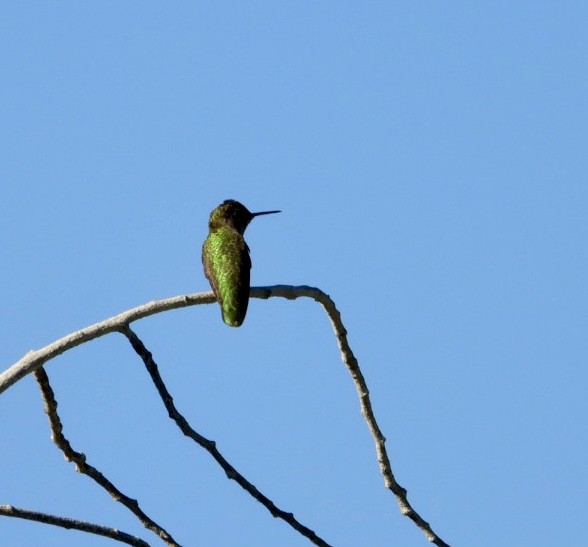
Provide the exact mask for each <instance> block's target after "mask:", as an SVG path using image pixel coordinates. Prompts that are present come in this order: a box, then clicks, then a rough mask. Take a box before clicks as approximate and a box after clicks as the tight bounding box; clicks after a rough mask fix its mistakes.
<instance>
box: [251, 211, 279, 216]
mask: <svg viewBox="0 0 588 547" xmlns="http://www.w3.org/2000/svg"><path fill="white" fill-rule="evenodd" d="M281 212H282V211H262V212H261V213H251V215H252V216H254V217H258V216H260V215H273V214H274V213H281Z"/></svg>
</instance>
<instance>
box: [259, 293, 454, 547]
mask: <svg viewBox="0 0 588 547" xmlns="http://www.w3.org/2000/svg"><path fill="white" fill-rule="evenodd" d="M251 296H254V297H256V298H269V297H270V296H281V297H283V298H288V299H295V298H299V297H301V296H306V297H308V298H312V299H314V300H316V301H317V302H319V303H320V304H321V305H322V306H323V308H324V309H325V312H326V313H327V315H328V316H329V319H330V320H331V325H332V326H333V330H334V331H335V336H336V337H337V344H338V345H339V349H340V350H341V360H342V361H343V363H345V366H346V367H347V370H348V371H349V374H351V378H352V379H353V383H354V384H355V389H356V391H357V396H358V397H359V405H360V407H361V413H362V414H363V416H364V418H365V420H366V422H367V425H368V428H369V430H370V433H371V434H372V437H373V439H374V443H375V445H376V454H377V457H378V463H379V464H380V472H381V473H382V475H383V476H384V484H385V485H386V488H388V489H389V490H391V491H392V492H393V493H394V495H395V496H396V499H397V501H398V505H399V506H400V511H401V513H402V514H403V515H405V516H407V517H408V518H410V519H411V520H412V521H413V522H414V523H415V524H416V525H417V526H418V527H419V528H420V529H421V530H422V531H423V533H424V534H425V536H426V537H427V539H428V540H429V541H430V542H432V543H433V544H435V545H438V546H439V547H449V545H448V544H447V543H445V542H444V541H443V540H442V539H441V538H440V537H439V536H438V535H437V534H436V533H435V532H434V531H433V530H432V528H431V526H430V525H429V523H428V522H426V521H425V520H424V519H423V518H422V517H421V516H420V515H419V514H418V513H417V512H416V511H415V510H414V509H413V507H412V505H411V504H410V503H409V501H408V498H407V495H406V489H405V488H403V487H402V486H400V485H399V484H398V483H397V482H396V479H395V478H394V474H393V473H392V466H391V465H390V459H389V458H388V453H387V452H386V446H385V443H386V439H385V437H384V435H382V432H381V431H380V427H379V426H378V423H377V422H376V418H375V416H374V412H373V410H372V403H371V401H370V393H369V390H368V387H367V384H366V382H365V379H364V377H363V374H362V372H361V370H360V368H359V363H358V362H357V359H356V358H355V355H353V352H352V351H351V348H350V347H349V342H348V341H347V330H346V329H345V327H344V326H343V322H342V321H341V314H340V313H339V310H337V307H336V306H335V303H334V302H333V301H332V300H331V297H330V296H329V295H328V294H326V293H324V292H323V291H321V290H320V289H317V288H315V287H304V286H303V287H292V286H289V285H277V286H274V287H261V288H254V289H252V290H251Z"/></svg>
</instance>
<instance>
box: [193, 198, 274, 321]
mask: <svg viewBox="0 0 588 547" xmlns="http://www.w3.org/2000/svg"><path fill="white" fill-rule="evenodd" d="M274 213H281V211H262V212H260V213H252V212H251V211H249V209H247V207H245V206H244V205H242V204H241V203H239V202H238V201H235V200H234V199H227V200H225V201H223V203H221V204H220V205H219V206H218V207H217V208H216V209H214V210H213V211H212V213H210V219H209V221H208V237H207V238H206V239H205V241H204V244H203V245H202V265H203V266H204V274H205V275H206V277H207V279H208V281H209V282H210V286H211V287H212V291H213V292H214V296H216V299H217V301H218V303H219V304H220V307H221V312H222V316H223V321H224V322H225V323H226V324H227V325H229V326H230V327H239V326H240V325H241V324H242V323H243V320H244V319H245V314H246V313H247V306H248V305H249V289H250V285H249V280H250V270H251V258H250V257H249V247H248V246H247V243H246V242H245V238H244V237H243V234H244V233H245V229H246V228H247V226H248V225H249V223H250V222H251V221H252V220H253V219H254V218H255V217H257V216H261V215H271V214H274Z"/></svg>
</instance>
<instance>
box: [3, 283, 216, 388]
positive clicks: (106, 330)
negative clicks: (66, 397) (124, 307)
mask: <svg viewBox="0 0 588 547" xmlns="http://www.w3.org/2000/svg"><path fill="white" fill-rule="evenodd" d="M213 302H215V299H214V295H213V293H212V291H209V292H202V293H196V294H191V295H180V296H174V297H172V298H165V299H164V300H154V301H152V302H148V303H147V304H143V305H142V306H137V307H136V308H133V309H131V310H128V311H125V312H123V313H120V314H118V315H115V316H114V317H111V318H109V319H106V320H104V321H100V323H95V324H94V325H90V326H89V327H85V328H83V329H82V330H79V331H76V332H72V333H71V334H68V335H67V336H64V337H63V338H60V339H59V340H56V341H55V342H53V343H51V344H49V345H48V346H45V347H43V348H41V349H38V350H32V351H29V352H28V353H27V354H26V355H25V356H24V357H22V358H21V359H19V360H18V361H17V362H16V363H14V364H13V365H12V366H11V367H9V368H8V369H7V370H5V371H4V372H3V373H2V374H0V393H2V392H4V391H5V390H6V389H8V388H9V387H10V386H11V385H12V384H14V383H15V382H17V381H18V380H20V379H21V378H23V377H25V376H26V375H27V374H30V373H31V372H33V371H34V370H35V369H37V368H39V367H40V366H42V365H43V364H45V363H46V362H47V361H50V360H51V359H54V358H55V357H57V356H58V355H61V354H62V353H64V352H66V351H68V350H70V349H72V348H75V347H76V346H79V345H81V344H84V343H86V342H89V341H90V340H94V339H95V338H99V337H101V336H104V335H105V334H110V333H112V332H116V331H118V330H119V329H120V327H121V326H124V325H128V324H130V323H132V322H133V321H137V320H138V319H143V318H144V317H149V316H150V315H154V314H156V313H161V312H164V311H168V310H175V309H178V308H185V307H187V306H195V305H198V304H212V303H213Z"/></svg>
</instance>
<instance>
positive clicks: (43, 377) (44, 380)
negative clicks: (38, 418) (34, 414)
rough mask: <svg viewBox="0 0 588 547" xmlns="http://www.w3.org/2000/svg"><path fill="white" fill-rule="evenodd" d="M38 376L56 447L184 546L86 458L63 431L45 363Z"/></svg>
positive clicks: (144, 520) (176, 545)
mask: <svg viewBox="0 0 588 547" xmlns="http://www.w3.org/2000/svg"><path fill="white" fill-rule="evenodd" d="M34 376H35V380H36V381H37V383H38V384H39V389H40V390H41V394H42V396H43V402H44V409H45V413H46V414H47V416H48V417H49V424H50V426H51V439H52V440H53V442H54V443H55V444H56V445H57V447H58V448H59V449H60V450H61V451H62V452H63V455H64V456H65V459H66V460H67V461H69V462H74V463H75V465H76V471H78V472H79V473H83V474H84V475H87V476H88V477H90V478H91V479H93V480H94V481H96V482H97V483H98V484H99V485H100V486H102V488H104V489H105V490H106V491H107V492H108V493H109V494H110V495H111V496H112V498H113V499H114V500H115V501H118V502H120V503H122V504H123V505H124V506H125V507H126V508H127V509H129V510H130V511H131V512H132V513H133V514H134V515H135V516H136V517H137V518H138V519H139V520H140V521H141V524H143V526H145V528H147V529H148V530H151V531H152V532H153V533H155V534H156V535H157V536H159V537H160V538H161V539H162V540H163V541H165V542H166V543H167V545H169V546H171V547H181V546H180V544H179V543H177V542H176V540H175V539H174V538H173V537H172V536H171V535H170V534H169V533H168V532H167V531H166V530H165V529H164V528H162V527H161V526H159V524H157V523H156V522H155V521H153V520H152V519H151V518H149V517H148V516H147V515H146V514H145V513H144V512H143V511H142V510H141V508H140V507H139V503H138V502H137V500H136V499H133V498H129V497H128V496H126V495H125V494H123V493H122V492H121V491H120V490H119V489H118V488H117V487H116V486H114V484H112V483H111V482H110V481H109V480H108V479H107V478H106V477H105V476H104V475H103V474H102V473H101V472H100V471H98V469H96V468H95V467H93V466H91V465H90V464H89V463H87V462H86V455H85V454H83V453H81V452H76V451H75V450H74V449H73V448H72V447H71V444H70V443H69V441H68V440H67V439H66V438H65V436H64V434H63V425H62V423H61V419H60V418H59V414H58V413H57V401H56V399H55V394H54V393H53V389H52V388H51V385H50V383H49V377H48V376H47V373H46V372H45V369H44V368H43V367H41V368H38V369H37V370H35V372H34Z"/></svg>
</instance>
